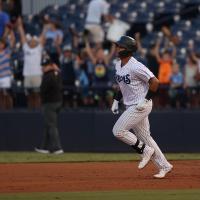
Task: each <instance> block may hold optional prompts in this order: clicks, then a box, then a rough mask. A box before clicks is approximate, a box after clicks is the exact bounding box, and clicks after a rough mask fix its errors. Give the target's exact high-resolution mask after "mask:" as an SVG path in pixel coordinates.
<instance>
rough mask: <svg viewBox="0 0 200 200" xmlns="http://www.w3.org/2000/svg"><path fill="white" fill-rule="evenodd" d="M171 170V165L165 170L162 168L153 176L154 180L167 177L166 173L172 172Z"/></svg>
mask: <svg viewBox="0 0 200 200" xmlns="http://www.w3.org/2000/svg"><path fill="white" fill-rule="evenodd" d="M172 169H173V166H172V165H170V166H169V167H167V168H163V169H161V170H160V171H159V173H158V174H155V175H154V178H164V177H165V176H166V175H167V173H169V172H171V171H172Z"/></svg>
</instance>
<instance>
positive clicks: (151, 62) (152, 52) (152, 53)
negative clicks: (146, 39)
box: [135, 33, 159, 78]
mask: <svg viewBox="0 0 200 200" xmlns="http://www.w3.org/2000/svg"><path fill="white" fill-rule="evenodd" d="M135 40H136V42H137V48H138V51H139V53H140V54H141V56H142V57H146V61H147V67H148V68H149V69H150V71H152V72H153V74H154V75H155V77H157V78H158V70H159V63H158V60H157V57H156V52H157V51H158V50H157V48H159V46H158V42H152V43H151V44H150V46H149V49H148V50H147V51H146V50H145V49H144V48H143V47H142V44H141V40H140V33H136V34H135Z"/></svg>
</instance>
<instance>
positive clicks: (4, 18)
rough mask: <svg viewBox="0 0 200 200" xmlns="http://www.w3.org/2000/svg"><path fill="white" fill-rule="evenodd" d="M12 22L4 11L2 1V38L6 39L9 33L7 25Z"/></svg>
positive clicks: (0, 9) (0, 25)
mask: <svg viewBox="0 0 200 200" xmlns="http://www.w3.org/2000/svg"><path fill="white" fill-rule="evenodd" d="M9 22H10V17H9V15H8V14H7V13H6V12H4V11H3V8H2V2H1V1H0V38H2V37H5V36H6V34H7V31H8V27H7V25H8V24H9Z"/></svg>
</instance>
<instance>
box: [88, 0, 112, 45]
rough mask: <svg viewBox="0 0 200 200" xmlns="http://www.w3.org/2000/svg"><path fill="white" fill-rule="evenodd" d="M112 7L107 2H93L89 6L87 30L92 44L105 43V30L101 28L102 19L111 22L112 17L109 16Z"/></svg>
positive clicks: (96, 0) (102, 0)
mask: <svg viewBox="0 0 200 200" xmlns="http://www.w3.org/2000/svg"><path fill="white" fill-rule="evenodd" d="M109 7H110V5H109V4H108V3H107V2H106V0H91V1H90V3H89V6H88V11H87V17H86V23H85V30H86V31H89V33H90V36H91V39H90V42H93V43H95V44H99V43H100V44H101V43H102V42H103V41H104V35H105V33H104V30H103V28H102V26H101V19H102V18H103V19H104V20H105V21H109V20H110V19H111V18H112V17H111V15H109Z"/></svg>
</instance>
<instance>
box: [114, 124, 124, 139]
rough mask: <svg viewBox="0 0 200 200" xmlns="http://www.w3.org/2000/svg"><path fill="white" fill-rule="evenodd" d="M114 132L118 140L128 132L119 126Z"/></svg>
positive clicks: (115, 127)
mask: <svg viewBox="0 0 200 200" xmlns="http://www.w3.org/2000/svg"><path fill="white" fill-rule="evenodd" d="M112 132H113V135H114V136H115V137H117V138H121V137H123V136H124V135H125V134H126V130H122V129H121V128H119V127H118V126H114V127H113V130H112Z"/></svg>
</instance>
